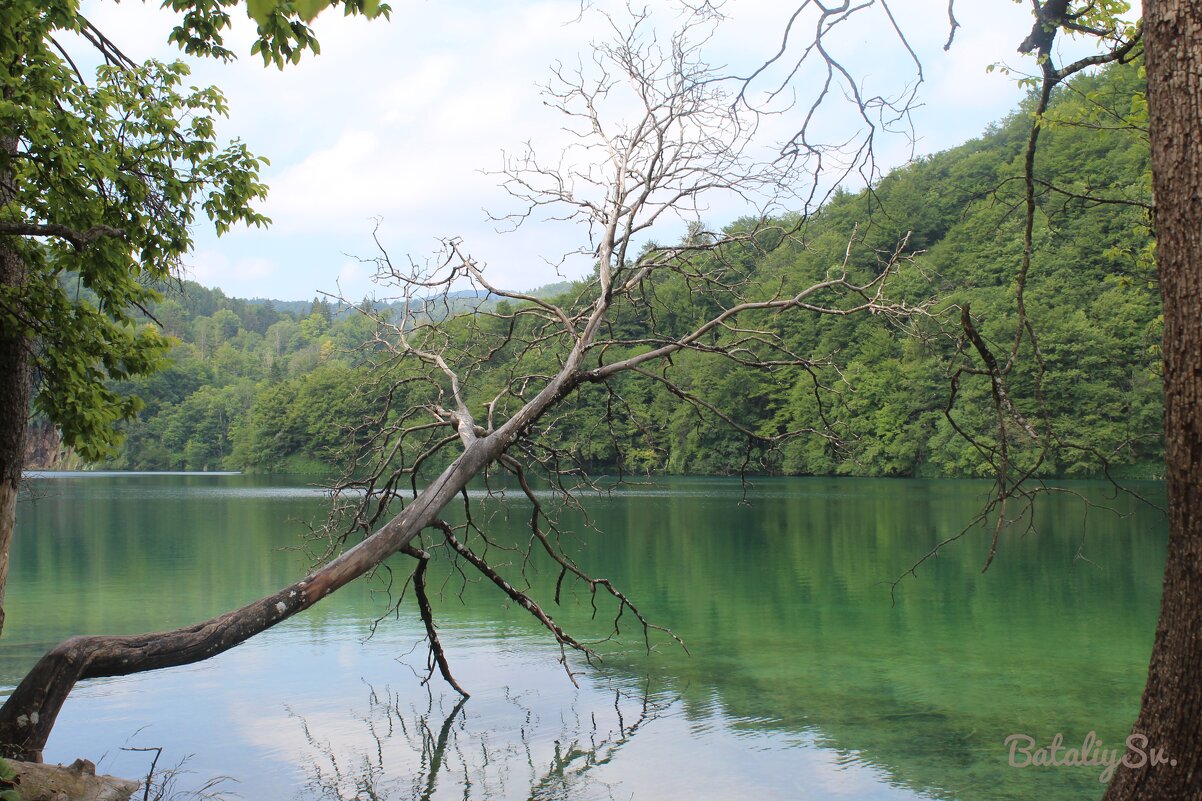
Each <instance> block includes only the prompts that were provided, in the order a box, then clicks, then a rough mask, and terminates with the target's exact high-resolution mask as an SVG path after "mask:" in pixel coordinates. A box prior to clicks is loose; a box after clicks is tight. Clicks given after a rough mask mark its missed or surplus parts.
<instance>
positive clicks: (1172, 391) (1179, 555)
mask: <svg viewBox="0 0 1202 801" xmlns="http://www.w3.org/2000/svg"><path fill="white" fill-rule="evenodd" d="M1144 24H1145V37H1146V43H1147V44H1146V52H1147V56H1146V61H1147V74H1148V107H1149V114H1150V129H1151V130H1150V135H1151V143H1152V175H1153V189H1154V192H1155V197H1156V261H1157V266H1158V268H1159V273H1160V291H1161V297H1162V300H1163V302H1164V344H1163V348H1164V407H1165V421H1164V424H1165V464H1166V478H1167V482H1168V501H1169V548H1168V563H1167V564H1166V566H1165V574H1164V595H1163V598H1162V600H1161V608H1160V622H1159V624H1158V625H1157V627H1156V640H1155V644H1154V645H1153V648H1152V660H1151V664H1150V666H1149V668H1148V683H1147V687H1146V688H1145V690H1144V697H1143V705H1142V708H1141V710H1140V713H1139V718H1138V720H1136V723H1135V727H1134V734H1137V735H1142V736H1144V737H1147V746H1148V747H1149V748H1156V749H1163V754H1164V756H1165V757H1166V758H1168V759H1171V760H1174V761H1175V763H1176V764H1172V763H1171V762H1170V763H1166V764H1161V765H1157V766H1153V765H1151V764H1150V763H1149V764H1144V765H1142V766H1134V767H1133V766H1127V765H1124V766H1123V767H1120V768H1119V769H1118V771H1117V772H1116V773H1115V776H1114V779H1113V781H1112V782H1111V784H1110V787H1109V789H1108V790H1107V792H1106V796H1105V798H1106V801H1120V799H1123V800H1126V799H1155V801H1178V800H1179V801H1197V799H1199V798H1202V742H1200V738H1202V723H1200V722H1202V228H1200V227H1199V224H1200V223H1202V4H1199V3H1198V2H1196V0H1145V2H1144ZM1130 761H1131V762H1134V763H1138V762H1139V761H1140V760H1139V759H1131V760H1130Z"/></svg>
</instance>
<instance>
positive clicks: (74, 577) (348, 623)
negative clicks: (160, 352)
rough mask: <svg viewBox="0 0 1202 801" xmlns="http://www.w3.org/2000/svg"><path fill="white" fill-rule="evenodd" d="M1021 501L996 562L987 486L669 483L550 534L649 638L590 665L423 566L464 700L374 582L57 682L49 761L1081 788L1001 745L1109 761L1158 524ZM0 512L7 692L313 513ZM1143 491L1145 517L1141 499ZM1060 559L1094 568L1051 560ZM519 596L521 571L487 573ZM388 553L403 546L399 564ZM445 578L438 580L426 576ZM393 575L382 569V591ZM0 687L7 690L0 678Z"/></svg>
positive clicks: (619, 780)
mask: <svg viewBox="0 0 1202 801" xmlns="http://www.w3.org/2000/svg"><path fill="white" fill-rule="evenodd" d="M1072 488H1073V490H1074V491H1076V492H1078V493H1081V494H1082V495H1084V496H1087V497H1088V498H1090V499H1091V500H1093V501H1094V502H1096V503H1098V504H1106V505H1109V506H1112V507H1114V508H1115V509H1117V511H1118V512H1120V513H1121V514H1115V513H1112V512H1107V511H1103V510H1101V509H1098V508H1091V509H1089V510H1088V513H1087V510H1086V507H1085V506H1084V505H1083V503H1082V501H1081V500H1080V499H1079V498H1078V497H1075V496H1070V495H1059V496H1055V495H1054V496H1048V497H1045V498H1043V499H1042V500H1040V502H1039V506H1038V507H1037V511H1036V515H1035V520H1034V526H1033V528H1031V529H1029V530H1028V529H1026V528H1023V527H1018V528H1016V529H1015V530H1013V531H1010V532H1008V533H1007V534H1005V535H1004V536H1003V538H1002V540H1001V543H1000V548H999V555H998V558H997V560H996V561H995V563H994V564H993V566H992V567H991V568H990V569H989V571H988V572H987V573H986V574H984V575H982V574H981V566H982V564H983V562H984V558H985V554H986V552H987V549H988V535H987V534H986V533H985V532H983V531H980V530H976V531H972V532H970V533H969V534H968V536H966V537H965V538H964V539H962V540H961V541H959V542H957V543H955V544H952V545H950V546H948V547H946V548H945V549H944V550H943V551H942V552H941V555H940V556H939V557H938V558H936V559H932V560H930V561H928V562H927V563H926V564H924V565H923V566H922V567H920V568H919V570H918V571H917V576H916V577H909V578H907V579H906V580H905V581H903V582H901V584H900V585H899V586H898V587H897V591H896V594H895V597H894V598H893V599H891V597H890V590H889V584H890V582H891V581H892V580H893V579H895V578H896V577H898V576H899V575H901V574H903V573H905V571H906V570H907V568H908V567H909V566H910V564H911V563H913V562H914V561H915V560H916V559H918V558H919V557H920V556H921V555H922V554H923V553H925V552H926V551H928V550H929V549H930V548H931V547H932V546H933V545H934V544H935V543H937V542H939V541H940V540H941V539H943V538H946V537H948V536H950V535H952V534H954V533H955V532H956V531H958V530H959V529H960V528H961V527H962V526H963V525H964V524H965V523H966V522H967V521H968V520H970V519H971V518H972V516H973V515H974V514H975V512H976V511H977V510H978V508H979V505H980V503H981V502H982V497H983V493H985V492H986V491H987V490H988V486H987V485H985V484H979V483H972V482H953V481H942V482H940V481H877V480H859V479H839V480H827V479H766V480H757V481H755V482H754V483H753V485H752V486H751V487H750V488H749V489H747V490H746V492H745V491H744V488H743V487H741V486H740V484H739V482H738V481H731V480H721V479H673V480H665V481H660V482H656V483H654V484H649V485H641V486H632V487H628V488H626V489H624V490H622V491H620V492H615V493H613V494H609V495H597V496H592V497H589V498H588V499H587V500H586V502H585V507H586V510H587V513H588V522H590V523H591V524H593V525H595V526H596V528H597V529H599V530H600V531H601V532H604V533H603V534H601V533H598V532H597V531H594V530H593V529H592V528H590V527H589V526H588V525H586V524H585V521H584V520H583V519H582V518H581V517H580V516H579V515H576V516H574V517H573V516H571V515H565V518H564V522H565V525H566V526H567V528H569V529H571V530H572V531H574V532H575V533H574V534H573V535H570V536H569V537H568V542H569V548H570V550H571V551H572V552H573V553H574V554H575V555H576V557H577V559H578V561H579V562H580V563H581V565H582V566H584V567H585V568H586V569H588V570H589V571H590V572H591V573H593V574H594V575H600V576H605V577H607V578H611V579H613V580H614V581H615V583H616V584H618V585H619V586H620V587H621V588H622V589H623V590H624V591H626V592H627V593H628V594H629V595H630V596H631V597H632V598H633V599H635V600H636V601H637V602H638V603H640V604H641V607H642V609H643V611H644V612H645V613H646V615H647V616H648V617H649V618H650V619H651V620H652V621H654V622H656V623H660V624H663V625H665V626H671V627H672V628H673V629H674V630H675V631H676V632H677V633H678V634H679V635H680V636H681V637H682V638H683V639H684V640H685V642H686V643H687V645H688V648H689V652H690V653H689V654H686V653H685V652H683V651H682V650H681V649H680V648H679V647H677V646H675V645H673V644H672V642H671V641H670V640H668V639H666V638H664V637H657V636H653V637H652V640H651V643H652V652H651V653H650V654H648V653H647V652H646V649H645V648H644V647H643V642H642V639H641V635H640V634H639V632H637V631H636V630H635V627H634V626H632V625H631V623H632V621H631V620H630V619H629V615H627V616H625V617H624V618H623V620H622V623H623V628H622V637H621V638H620V639H619V640H617V641H611V642H607V643H604V644H602V645H600V646H598V649H599V650H600V651H601V653H602V654H603V656H604V662H603V663H602V664H600V665H598V666H596V667H589V666H587V665H586V664H584V663H583V660H581V659H577V658H576V657H575V656H570V657H569V659H570V665H571V666H572V670H573V672H574V673H576V675H577V681H578V682H579V687H578V688H577V687H574V686H573V685H572V683H571V682H570V681H569V680H568V678H567V675H566V674H565V672H564V670H563V668H562V667H561V666H560V664H559V663H558V661H557V659H558V657H559V651H558V648H557V647H556V646H555V645H554V643H553V642H552V641H551V640H550V638H549V636H548V635H547V634H546V633H545V632H544V631H542V630H541V629H540V628H539V627H538V625H537V623H535V622H534V621H533V620H532V619H531V618H530V616H529V615H528V614H527V613H525V612H524V611H523V610H521V609H517V608H514V607H513V606H512V605H510V604H506V603H504V600H505V599H504V598H502V597H501V596H500V594H499V593H498V592H497V591H496V590H495V589H494V588H493V587H492V586H491V585H489V586H484V585H481V584H480V583H478V582H476V581H472V582H469V583H467V584H465V583H464V582H463V579H462V578H461V577H459V576H458V575H457V574H455V573H450V572H448V571H447V570H446V569H445V568H438V569H436V568H432V569H431V572H432V574H434V573H437V575H436V576H435V577H434V581H433V582H432V583H433V584H434V585H435V586H437V587H438V588H439V590H440V594H439V596H438V597H436V598H435V599H434V603H435V607H436V613H437V615H438V617H439V620H440V624H441V629H440V630H441V633H442V637H443V640H444V643H445V645H446V647H447V650H448V653H449V656H450V659H451V662H452V666H453V668H454V670H455V673H456V676H457V678H458V679H459V680H460V682H461V683H462V684H463V685H464V686H465V687H466V688H467V689H468V690H470V691H471V692H472V698H471V699H470V700H469V701H468V702H467V703H466V704H464V705H463V706H462V707H459V708H456V701H457V696H455V695H454V693H453V692H451V691H450V690H449V689H448V688H447V687H446V686H445V685H444V684H443V683H442V682H441V680H440V679H438V678H437V677H436V678H435V679H434V680H433V681H432V682H431V683H430V685H429V686H428V687H424V686H422V683H421V678H422V677H423V676H424V674H425V661H426V660H425V648H424V646H423V644H422V643H421V635H422V629H421V624H420V621H419V620H418V618H417V613H416V604H414V603H413V602H412V599H411V598H407V599H406V601H405V603H404V604H403V605H402V607H401V609H400V612H399V614H398V615H391V616H386V619H384V620H382V621H381V622H380V623H379V625H378V626H375V628H374V635H373V634H372V631H373V625H372V624H373V622H374V621H376V619H377V618H378V617H380V616H381V615H385V613H386V612H387V611H388V608H389V599H388V596H387V594H386V593H385V592H384V591H383V590H384V586H383V584H382V583H381V582H380V581H376V582H375V583H374V584H373V583H361V584H360V585H353V586H351V587H349V588H347V589H345V590H343V591H342V592H340V593H338V594H337V595H335V596H332V597H331V598H329V599H327V600H326V601H325V602H323V603H322V604H320V605H319V606H318V607H316V608H314V609H312V610H310V611H309V612H307V613H305V614H304V615H301V616H299V617H298V618H296V619H293V620H290V621H288V622H286V623H284V624H282V625H281V626H278V627H277V628H276V629H273V630H271V631H270V632H267V633H266V634H264V635H261V636H259V637H257V638H255V639H253V640H251V641H250V642H248V643H246V644H244V645H243V646H240V647H238V648H236V649H234V650H232V651H230V652H228V653H226V654H223V655H221V656H219V657H217V658H215V659H212V660H210V661H208V662H205V663H202V664H198V665H192V666H188V667H184V668H178V669H172V670H165V671H159V672H155V673H148V674H142V675H138V676H130V677H123V678H118V679H104V680H96V681H89V682H84V683H82V684H81V685H80V686H79V687H78V688H77V689H76V691H75V692H74V693H73V694H72V696H71V699H70V700H69V701H68V703H67V705H66V707H65V708H64V711H63V713H62V715H61V716H60V718H59V722H58V726H57V728H56V730H55V734H54V735H53V737H52V738H51V741H50V743H49V745H48V748H47V751H46V757H47V759H48V760H54V761H70V760H72V759H74V758H75V757H78V756H83V757H87V758H89V759H92V760H93V761H96V762H97V763H98V764H99V766H100V768H101V769H102V770H105V771H108V772H111V773H116V774H118V775H125V776H132V777H136V776H139V775H141V774H144V773H145V770H146V768H147V766H148V764H149V761H150V756H151V755H149V754H147V753H146V752H139V751H125V750H122V749H123V748H129V747H160V746H161V747H162V748H163V749H164V756H163V758H162V760H161V761H160V764H174V763H176V762H179V761H180V760H181V759H182V758H184V757H190V759H189V761H188V764H187V768H188V769H189V770H191V771H192V773H191V774H188V775H185V776H184V777H183V778H182V779H181V786H184V787H186V786H189V785H191V786H195V785H198V784H200V783H202V782H203V781H205V780H206V779H208V778H210V777H213V776H217V775H225V776H229V777H231V779H233V780H236V781H230V782H227V783H226V784H224V785H223V787H224V789H225V790H226V791H228V792H229V793H231V794H236V795H237V796H238V797H241V798H246V799H253V800H256V801H257V800H258V799H291V798H329V799H339V798H346V799H350V798H363V799H368V798H390V799H410V798H447V799H449V798H459V799H462V798H471V799H488V800H489V801H493V799H509V798H513V799H526V798H536V799H558V798H563V799H573V800H575V799H610V798H613V799H635V800H636V801H644V800H646V801H659V800H660V799H664V800H673V799H680V800H681V801H685V800H686V799H687V800H688V801H727V800H728V799H730V800H733V799H757V801H758V800H759V799H764V800H770V799H790V800H792V799H831V798H834V799H890V800H894V799H917V798H937V799H959V801H978V800H979V801H997V800H999V799H1016V800H1018V799H1022V801H1028V799H1039V801H1060V800H1061V799H1063V800H1064V801H1068V800H1069V799H1073V801H1076V800H1077V799H1089V798H1097V797H1100V795H1101V793H1102V789H1103V785H1102V784H1101V783H1100V782H1099V781H1098V775H1099V772H1100V771H1099V769H1097V768H1093V767H1071V768H1070V767H1049V768H1044V767H1038V768H1037V767H1027V768H1016V767H1012V766H1010V764H1009V761H1008V753H1007V749H1006V747H1005V746H1004V745H1003V741H1004V739H1005V738H1006V736H1007V735H1010V734H1015V733H1023V734H1027V735H1029V736H1031V737H1033V738H1035V739H1036V741H1037V742H1038V743H1040V744H1045V743H1047V742H1049V741H1050V740H1051V738H1052V737H1053V735H1055V734H1057V733H1061V734H1063V737H1064V740H1065V742H1066V743H1068V744H1073V743H1080V742H1081V741H1082V740H1083V739H1084V738H1085V736H1086V735H1087V734H1088V733H1089V732H1091V731H1092V732H1095V733H1096V736H1097V737H1099V738H1101V739H1102V740H1103V741H1104V742H1105V743H1107V745H1110V744H1117V743H1121V742H1122V741H1123V740H1124V738H1125V737H1126V735H1127V733H1128V731H1129V728H1130V725H1131V722H1132V720H1133V719H1134V717H1135V713H1136V711H1137V708H1138V703H1139V696H1140V692H1141V690H1142V686H1143V681H1144V675H1145V670H1146V666H1147V659H1148V654H1149V652H1150V649H1151V642H1152V634H1153V630H1154V626H1155V620H1156V613H1157V606H1158V601H1159V584H1160V578H1161V570H1162V567H1163V559H1164V543H1165V536H1166V533H1165V523H1164V520H1163V517H1162V516H1161V515H1160V513H1159V512H1157V511H1156V510H1155V509H1152V508H1150V507H1148V506H1144V505H1141V504H1139V503H1137V502H1135V501H1133V500H1130V499H1129V498H1127V497H1125V496H1120V497H1119V498H1117V499H1116V498H1112V497H1111V496H1110V493H1109V492H1108V488H1107V487H1106V486H1105V485H1103V484H1086V483H1078V484H1074V485H1073V486H1072ZM27 489H28V491H27V493H26V495H25V497H24V499H23V501H22V502H21V504H20V507H19V513H18V514H19V523H18V525H19V528H18V534H17V542H16V545H15V547H14V551H13V562H12V568H11V575H10V585H9V590H8V621H9V622H8V624H7V627H6V630H5V632H4V638H3V640H0V685H2V686H4V687H11V686H12V685H13V684H15V682H16V681H18V680H19V679H20V677H21V676H22V675H23V674H24V672H25V671H26V670H27V669H28V668H29V667H30V665H32V663H33V662H34V661H35V659H36V658H37V656H38V655H40V653H41V652H42V651H43V650H45V649H46V648H47V647H49V646H51V645H52V644H53V643H55V642H56V641H58V640H59V639H62V638H64V637H66V636H69V635H72V634H79V633H128V632H141V631H148V630H156V629H163V628H170V627H174V626H178V625H182V624H186V623H190V622H194V621H196V620H200V619H203V618H206V617H209V616H212V615H215V614H218V613H220V612H223V611H226V610H228V609H230V608H232V607H234V606H237V605H240V604H242V603H245V602H247V601H250V600H252V599H254V598H256V597H259V596H261V595H264V594H266V593H268V592H271V591H273V590H275V589H277V588H279V587H280V586H283V585H285V584H287V583H289V582H290V581H292V580H295V579H296V578H298V577H299V576H300V575H302V574H303V572H304V570H305V568H306V567H307V561H306V559H305V557H304V555H303V554H302V553H300V552H298V551H297V550H295V549H294V546H296V545H297V544H298V543H299V542H300V540H301V538H302V535H303V533H304V531H305V526H304V525H303V522H302V521H306V520H316V519H317V518H319V517H321V516H322V514H323V508H324V503H325V500H324V498H323V496H322V494H321V493H320V492H318V491H316V490H313V489H311V488H309V487H307V486H305V485H304V484H303V483H301V482H290V481H287V480H283V479H280V478H268V477H247V476H223V475H119V474H110V475H86V476H78V475H74V476H73V475H59V476H53V475H52V476H48V477H42V478H34V479H32V480H30V481H28V482H27ZM1137 489H1138V490H1139V491H1141V492H1144V493H1145V494H1147V495H1148V496H1149V497H1150V498H1151V499H1152V500H1154V501H1158V500H1160V498H1161V497H1162V495H1163V489H1162V487H1161V486H1160V485H1158V484H1153V483H1149V484H1145V485H1140V486H1138V487H1137ZM477 500H478V502H479V503H480V504H481V506H480V508H479V509H478V512H477V514H478V519H480V520H487V521H488V526H489V528H490V530H492V531H494V532H496V536H497V538H498V541H499V542H501V543H505V542H522V543H524V542H525V540H526V538H527V535H526V534H524V533H523V531H522V526H523V525H524V524H525V520H526V517H527V515H528V514H529V506H528V505H527V504H526V503H525V502H524V501H522V500H521V499H520V498H519V497H514V496H510V497H509V498H508V499H507V500H506V501H504V502H499V501H495V500H487V499H477ZM1079 552H1081V553H1083V554H1084V556H1085V557H1087V559H1088V561H1086V560H1084V559H1079V558H1075V557H1076V556H1077V554H1078V553H1079ZM496 555H497V556H498V557H499V560H500V561H502V562H505V561H509V562H511V565H510V566H509V567H508V568H505V569H504V572H506V575H508V576H510V577H511V578H514V579H515V583H517V582H516V580H518V579H520V569H519V568H520V562H521V557H520V555H518V556H514V555H512V554H511V555H509V556H505V555H503V554H502V553H501V552H496ZM410 563H411V560H408V559H406V558H398V559H397V560H396V561H395V562H394V563H393V564H394V566H395V567H396V568H397V572H398V575H400V573H401V571H408V570H409V569H410ZM530 567H531V577H530V580H531V582H532V584H533V586H534V591H535V592H536V593H539V597H540V598H544V599H546V601H547V605H548V607H549V608H550V610H551V611H552V614H553V615H554V616H555V617H556V619H557V620H558V621H559V622H561V623H562V624H564V625H565V627H566V628H568V629H569V630H570V631H573V632H574V633H576V634H578V635H579V636H580V637H581V638H589V637H594V638H597V637H604V636H605V635H606V634H607V633H608V626H607V625H606V622H607V621H608V619H609V617H611V616H612V610H611V609H610V607H609V606H606V605H604V604H601V605H600V611H599V612H598V615H597V619H596V620H595V621H594V620H592V619H591V613H592V610H591V607H590V604H589V602H588V595H587V592H583V591H582V590H580V588H577V589H576V590H575V591H574V592H569V591H567V589H566V587H565V593H564V598H563V603H562V605H561V606H560V607H554V606H553V604H552V603H551V601H550V587H551V586H552V585H553V582H554V578H555V572H554V571H551V570H550V569H549V568H546V567H545V566H544V567H542V572H541V573H540V572H539V570H540V568H539V563H538V562H537V561H535V562H533V563H532V565H531V566H530ZM439 570H441V572H439ZM398 583H399V579H398ZM0 692H2V690H0Z"/></svg>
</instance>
